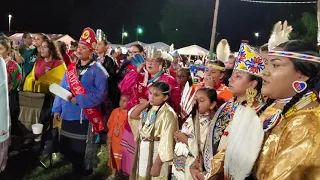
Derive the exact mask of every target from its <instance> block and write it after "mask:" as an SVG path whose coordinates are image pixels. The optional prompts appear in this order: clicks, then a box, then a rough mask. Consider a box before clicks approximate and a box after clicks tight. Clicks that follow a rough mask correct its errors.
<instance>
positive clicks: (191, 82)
mask: <svg viewBox="0 0 320 180" xmlns="http://www.w3.org/2000/svg"><path fill="white" fill-rule="evenodd" d="M178 72H183V73H186V75H187V76H188V82H189V86H190V87H191V86H192V85H193V81H192V77H191V72H190V69H189V68H181V69H179V71H178Z"/></svg>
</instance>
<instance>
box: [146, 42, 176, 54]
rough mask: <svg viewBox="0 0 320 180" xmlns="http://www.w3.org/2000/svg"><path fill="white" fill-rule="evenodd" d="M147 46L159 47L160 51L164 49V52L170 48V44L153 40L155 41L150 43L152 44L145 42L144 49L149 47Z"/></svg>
mask: <svg viewBox="0 0 320 180" xmlns="http://www.w3.org/2000/svg"><path fill="white" fill-rule="evenodd" d="M149 47H154V48H156V49H161V50H162V51H166V52H169V50H170V46H169V45H168V44H165V43H163V42H155V43H152V44H147V45H145V47H144V48H145V49H147V48H149Z"/></svg>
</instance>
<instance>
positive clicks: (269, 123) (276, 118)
mask: <svg viewBox="0 0 320 180" xmlns="http://www.w3.org/2000/svg"><path fill="white" fill-rule="evenodd" d="M291 99H292V98H286V99H280V100H276V102H278V103H285V102H290V100H291ZM288 100H289V101H288ZM316 100H317V95H316V94H315V93H313V92H309V93H307V94H305V95H304V96H303V97H302V98H301V99H300V100H299V101H298V102H297V103H296V104H294V105H293V106H292V107H291V108H290V109H289V110H288V111H287V112H286V113H285V114H284V117H285V118H288V117H289V116H291V115H292V114H293V113H295V112H297V111H298V110H301V109H302V108H304V107H305V106H307V105H308V104H310V103H312V102H314V101H316ZM274 105H275V103H273V104H272V105H271V106H274ZM282 117H283V115H282V109H278V110H277V111H276V113H275V114H273V115H272V116H269V117H267V118H266V119H265V120H264V121H263V130H264V131H265V132H267V131H269V130H271V129H272V128H273V127H274V126H276V125H277V124H278V123H279V122H280V120H281V119H282Z"/></svg>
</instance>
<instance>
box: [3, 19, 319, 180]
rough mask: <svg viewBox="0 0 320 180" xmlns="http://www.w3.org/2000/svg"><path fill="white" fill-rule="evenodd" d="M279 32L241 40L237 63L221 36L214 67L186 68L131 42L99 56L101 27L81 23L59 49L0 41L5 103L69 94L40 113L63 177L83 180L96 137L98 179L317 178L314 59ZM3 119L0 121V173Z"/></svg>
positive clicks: (27, 39) (306, 47)
mask: <svg viewBox="0 0 320 180" xmlns="http://www.w3.org/2000/svg"><path fill="white" fill-rule="evenodd" d="M291 31H292V27H291V26H289V25H288V24H287V22H284V23H282V22H278V23H277V24H275V27H274V31H273V32H272V33H271V36H270V39H269V41H268V43H266V44H265V45H263V46H261V47H260V48H254V47H252V46H250V45H249V43H248V42H247V41H243V42H242V43H241V45H240V49H239V51H238V53H236V54H237V56H234V55H233V54H231V53H230V48H229V45H228V42H227V40H225V39H224V40H221V41H220V43H219V44H218V46H217V50H216V58H215V60H209V59H204V60H203V61H202V63H195V64H192V63H191V64H190V62H188V63H182V59H181V57H180V55H179V54H178V52H177V51H173V52H165V51H160V50H157V49H155V48H149V49H144V47H143V46H141V45H140V44H134V45H132V46H131V47H130V49H129V51H128V54H127V55H123V54H122V52H121V48H120V49H115V50H111V51H110V44H109V42H108V41H107V38H106V35H105V34H104V33H103V32H102V31H101V30H98V31H97V33H95V32H94V31H93V30H92V29H90V28H85V29H84V31H83V33H82V35H81V38H80V40H79V42H78V43H72V45H71V48H70V49H68V47H67V46H66V44H64V43H63V42H53V41H52V40H50V39H49V38H48V37H47V36H46V35H45V34H42V33H39V34H36V36H35V37H34V43H32V38H33V37H31V35H30V34H29V33H25V34H24V35H23V40H24V44H23V45H22V46H21V47H14V46H13V49H12V50H11V45H10V43H9V40H8V39H5V38H3V39H1V40H0V55H1V57H2V58H1V59H2V61H3V62H5V63H3V62H1V63H0V65H1V66H5V67H6V72H7V75H6V76H2V75H1V74H0V75H1V76H0V77H2V78H6V80H5V82H6V83H7V85H6V86H4V87H5V88H6V90H4V92H8V93H7V94H8V97H9V98H8V99H9V100H10V96H11V94H12V93H16V92H18V91H23V92H33V93H45V94H46V93H47V94H51V92H50V90H49V89H50V88H49V87H50V85H52V84H53V83H56V84H59V86H60V87H62V88H64V89H65V90H67V91H69V92H70V94H71V95H68V96H67V97H63V96H61V95H59V93H55V92H53V93H54V94H57V95H56V96H55V98H54V102H53V104H52V113H53V115H54V119H55V120H57V121H60V122H61V130H60V139H59V143H60V153H61V154H62V155H63V158H64V159H66V160H68V161H70V162H71V163H72V168H73V174H74V176H75V179H81V178H88V177H89V176H90V175H91V174H92V172H93V169H94V168H95V167H96V166H97V163H98V159H97V154H98V152H99V148H100V146H101V142H102V141H103V139H104V137H102V136H106V138H105V139H106V140H105V141H106V144H107V149H108V151H109V162H108V164H107V166H109V167H110V168H111V169H112V174H111V175H110V176H109V177H108V178H107V179H110V180H111V179H132V180H134V179H135V180H144V179H146V180H151V179H154V180H156V179H159V180H162V179H173V180H191V179H195V180H202V179H207V180H218V179H230V180H231V179H236V180H241V179H243V180H244V179H261V180H271V179H319V178H320V173H319V172H320V158H319V156H318V154H319V153H320V143H319V142H320V141H319V140H320V139H319V135H320V117H319V114H320V113H319V112H320V109H319V107H320V106H319V98H318V97H319V95H318V93H319V88H317V84H318V83H319V80H320V74H319V69H320V64H319V63H320V55H319V54H318V53H317V48H316V47H314V46H313V45H312V44H309V43H306V42H304V41H301V40H289V35H290V33H291ZM32 44H33V46H34V47H31V46H32ZM186 64H187V65H186ZM3 68H4V67H3ZM0 85H1V84H0ZM0 87H1V86H0ZM0 91H1V92H2V89H0ZM0 99H1V98H0ZM3 102H5V103H7V102H6V101H3ZM8 102H9V101H8ZM3 106H5V104H4V105H3ZM0 109H3V108H0ZM9 124H10V123H7V124H5V123H4V124H1V123H0V128H1V129H0V130H3V132H6V133H1V136H0V141H1V144H0V147H1V154H0V155H2V157H1V158H0V161H1V164H0V165H2V168H1V170H3V169H4V167H5V161H6V156H5V154H6V153H7V148H8V146H9V144H10V143H8V137H9V135H8V134H9V132H10V131H9ZM4 126H5V127H4ZM2 136H5V138H2Z"/></svg>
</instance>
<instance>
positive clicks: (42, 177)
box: [23, 146, 111, 180]
mask: <svg viewBox="0 0 320 180" xmlns="http://www.w3.org/2000/svg"><path fill="white" fill-rule="evenodd" d="M98 156H99V160H100V162H99V164H98V167H97V168H96V169H95V170H94V174H93V178H92V180H104V179H106V178H107V176H108V175H110V174H111V170H110V169H109V168H108V167H107V162H108V152H107V150H106V147H105V146H102V147H101V151H100V153H99V155H98ZM41 160H42V162H44V164H46V165H49V157H43V158H41ZM71 171H72V168H71V164H70V163H68V162H66V161H63V160H60V159H59V157H58V155H53V162H52V166H51V167H49V168H48V169H44V168H42V167H40V166H38V167H36V168H35V169H34V170H32V171H31V172H30V173H28V174H26V175H25V176H24V177H23V180H64V179H66V180H70V179H71V175H72V174H71Z"/></svg>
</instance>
